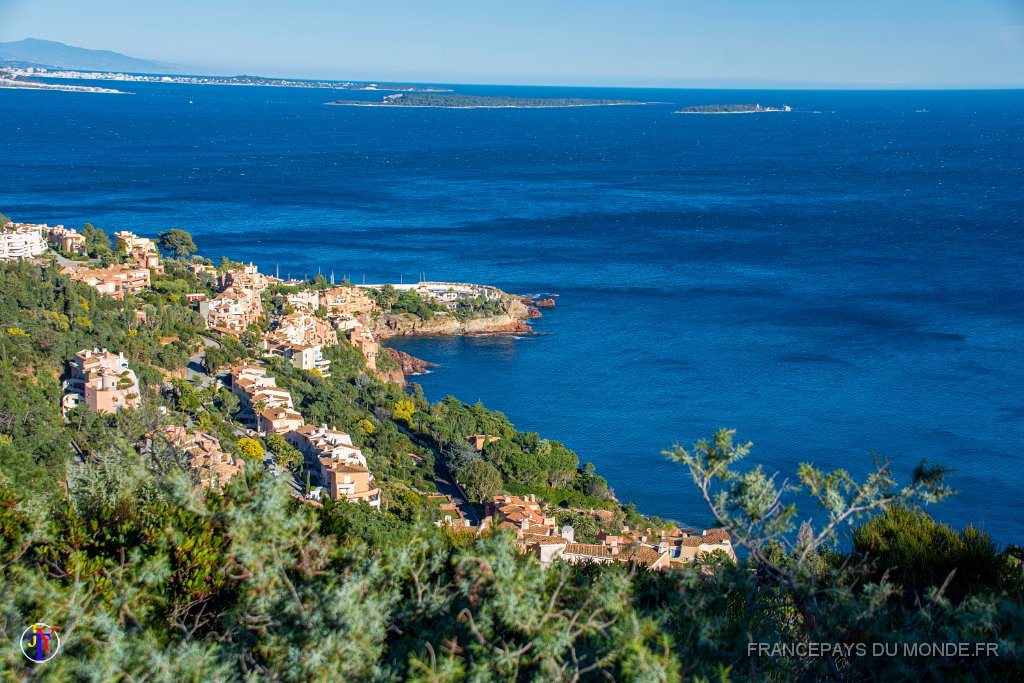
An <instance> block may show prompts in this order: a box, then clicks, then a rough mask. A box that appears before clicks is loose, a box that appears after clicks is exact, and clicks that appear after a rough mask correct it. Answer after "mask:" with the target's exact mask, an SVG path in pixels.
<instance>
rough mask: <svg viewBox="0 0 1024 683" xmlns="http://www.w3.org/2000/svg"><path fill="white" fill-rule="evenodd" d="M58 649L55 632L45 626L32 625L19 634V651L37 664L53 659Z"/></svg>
mask: <svg viewBox="0 0 1024 683" xmlns="http://www.w3.org/2000/svg"><path fill="white" fill-rule="evenodd" d="M59 649H60V638H59V637H58V636H57V631H56V630H54V629H53V628H51V627H49V626H47V625H46V624H43V623H39V624H32V625H31V626H29V627H28V628H27V629H25V632H24V633H22V634H21V651H22V652H24V653H25V656H26V657H28V658H29V659H31V660H32V661H33V662H36V663H37V664H41V663H43V662H48V661H50V660H51V659H53V657H54V655H56V654H57V650H59Z"/></svg>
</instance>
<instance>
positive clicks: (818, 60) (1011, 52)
mask: <svg viewBox="0 0 1024 683" xmlns="http://www.w3.org/2000/svg"><path fill="white" fill-rule="evenodd" d="M27 37H33V38H43V39H48V40H57V41H60V42H64V43H68V44H70V45H76V46H79V47H86V48H94V49H106V50H114V51H117V52H122V53H125V54H127V55H130V56H132V57H139V58H144V59H152V60H157V61H161V62H169V63H174V64H181V65H187V66H190V67H196V68H197V71H201V72H207V73H209V72H219V73H256V74H261V75H268V76H294V77H310V78H351V79H356V80H386V79H390V80H409V81H435V82H473V83H521V84H565V85H623V86H668V87H672V86H679V87H686V86H696V87H716V86H721V87H773V86H774V87H799V86H808V87H828V86H853V87H898V86H911V87H984V86H1018V87H1019V86H1024V0H968V1H965V0H861V1H860V2H838V1H835V0H774V1H772V2H765V1H761V2H758V1H756V0H745V1H740V0H633V1H632V2H626V1H624V0H623V1H619V2H612V1H607V0H517V1H516V2H495V1H493V0H475V1H472V0H432V1H431V2H423V1H422V0H419V1H417V0H375V1H373V2H366V1H364V2H351V1H349V0H290V1H287V0H286V1H285V2H281V1H280V0H275V1H270V0H174V1H173V2H167V3H150V2H145V0H143V1H142V2H140V1H139V0H134V1H128V0H90V1H89V2H82V1H81V0H0V41H12V40H20V39H21V38H27Z"/></svg>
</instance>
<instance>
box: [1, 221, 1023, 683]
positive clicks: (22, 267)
mask: <svg viewBox="0 0 1024 683" xmlns="http://www.w3.org/2000/svg"><path fill="white" fill-rule="evenodd" d="M94 237H95V239H94V240H93V243H94V244H95V245H97V249H98V251H99V252H102V249H100V248H99V247H100V246H101V245H102V239H101V238H99V237H98V236H94ZM176 241H177V242H178V243H179V244H186V246H187V243H185V242H184V239H183V238H181V236H178V237H177V238H176ZM179 253H182V252H179ZM182 255H184V253H182ZM102 258H111V259H116V258H117V255H116V254H114V253H113V252H110V253H103V254H102ZM0 287H2V289H3V292H4V296H3V297H0V563H2V565H0V566H2V569H0V571H2V574H0V632H2V636H3V638H4V639H6V641H7V642H8V643H14V642H16V641H17V640H18V638H19V636H20V634H21V631H22V630H23V629H24V628H25V627H26V626H27V625H28V624H30V623H33V622H35V621H45V622H47V623H49V624H51V625H55V626H57V627H58V628H59V632H60V635H61V639H62V651H61V653H60V654H59V655H58V656H57V657H56V658H55V659H53V660H52V661H50V662H48V663H47V664H45V665H41V666H36V667H35V668H32V667H33V666H34V665H32V664H31V663H30V662H28V660H26V659H25V658H24V657H23V656H22V654H21V652H20V651H19V650H18V648H17V647H7V648H4V649H3V652H2V653H0V679H2V680H30V679H31V680H35V679H38V680H48V681H65V680H93V681H151V680H152V681H255V680H280V681H308V680H316V681H334V680H345V681H398V680H409V681H424V682H425V681H452V682H454V681H507V680H528V681H563V680H564V681H591V680H593V681H605V680H623V681H680V680H703V681H712V680H715V681H738V680H750V681H764V680H777V681H787V680H807V681H819V680H835V681H842V680H851V681H852V680H857V681H860V680H871V681H874V680H877V681H889V680H906V679H910V678H915V679H921V680H954V681H957V680H959V681H975V680H1009V681H1012V680H1020V678H1021V674H1020V672H1021V670H1022V667H1024V651H1022V650H1021V647H1022V642H1024V572H1022V565H1021V561H1020V554H1019V549H1017V548H1008V549H1007V548H1000V547H998V546H996V544H994V543H993V542H992V540H991V539H990V538H989V537H988V536H987V535H985V534H984V533H983V532H980V531H977V530H974V529H967V530H963V531H960V530H955V529H951V528H949V527H947V526H944V525H941V524H938V523H936V522H935V521H934V520H932V519H931V518H930V517H929V516H928V515H927V513H926V512H925V511H924V506H926V505H930V504H932V503H936V502H939V501H940V500H941V499H942V498H944V497H945V496H947V495H949V494H950V491H949V490H948V489H947V487H946V485H945V483H944V474H945V471H944V470H943V469H942V468H936V467H927V466H924V465H922V466H921V467H920V468H919V469H918V470H917V471H916V472H915V475H914V477H913V480H912V481H911V482H909V483H906V484H905V485H903V486H902V487H901V486H898V485H897V484H896V482H895V481H894V480H893V478H892V475H891V474H890V472H889V470H888V467H887V465H886V463H884V462H879V463H878V464H877V467H876V469H875V470H874V471H873V472H872V473H871V475H870V476H869V477H867V478H866V479H865V480H864V481H863V482H861V481H855V480H853V479H852V478H851V477H850V476H849V475H848V474H846V473H845V472H842V471H837V472H830V473H825V472H821V471H819V470H817V469H815V468H814V467H812V466H810V465H807V466H804V467H802V468H801V469H800V471H799V472H798V473H796V480H797V485H796V486H785V487H782V486H780V485H778V484H777V483H776V480H775V479H774V478H772V477H770V476H769V475H767V474H765V473H764V472H763V471H762V470H761V469H760V468H757V467H754V468H751V467H745V466H743V463H742V460H743V459H744V458H746V457H748V455H749V452H750V446H749V444H739V443H736V442H734V435H733V434H732V432H729V431H724V430H723V431H721V432H719V433H717V434H716V435H715V436H714V438H713V439H711V440H709V441H702V442H699V443H698V444H696V445H695V446H694V447H693V448H691V449H688V450H683V449H679V448H676V449H673V450H672V451H670V452H669V453H668V455H669V456H670V457H671V458H673V459H675V460H677V461H678V462H679V463H680V467H685V468H687V469H688V470H689V472H690V474H691V475H692V478H693V480H694V484H695V486H694V489H693V494H694V495H704V496H705V497H706V499H707V501H708V503H709V507H710V509H711V511H712V514H714V516H715V517H716V519H717V520H718V523H719V524H721V525H722V526H725V527H727V528H728V529H729V530H730V532H731V533H732V535H733V538H734V539H735V541H736V542H737V543H738V544H740V545H741V546H742V552H741V560H740V562H739V564H732V563H729V562H727V561H723V560H721V559H720V558H717V557H714V558H708V559H706V560H703V561H699V562H698V563H696V564H695V565H693V568H692V569H689V570H676V571H671V572H657V573H648V572H645V571H642V570H641V569H639V568H638V567H635V566H631V565H628V564H625V563H622V564H614V565H607V566H599V565H589V566H578V567H577V566H570V565H567V564H563V563H555V564H554V565H552V566H551V567H550V568H547V569H543V568H542V567H541V566H540V565H539V563H538V562H537V561H536V559H535V558H533V557H532V556H530V557H524V556H522V555H520V554H519V553H518V552H517V551H516V550H515V549H514V547H513V543H512V539H511V538H510V537H509V536H508V535H506V534H504V533H496V534H488V535H483V536H474V535H472V534H465V533H459V532H457V531H453V530H449V529H441V528H438V527H436V526H434V525H433V524H432V523H431V522H432V521H433V520H434V519H436V518H437V516H438V515H437V510H436V504H435V503H434V502H433V501H432V500H431V499H429V498H428V496H429V494H430V493H431V492H432V491H433V483H432V471H431V468H432V463H433V457H434V456H433V450H432V448H436V449H437V450H438V452H439V453H440V454H441V456H442V457H443V458H444V459H445V461H446V462H447V464H448V465H449V466H450V467H451V469H452V470H453V471H455V472H456V474H457V475H458V476H459V477H460V478H461V479H463V481H465V483H466V484H467V487H470V488H472V490H473V491H475V492H476V493H477V494H478V495H480V497H485V494H486V493H490V492H494V491H497V490H505V491H510V492H514V493H527V492H532V493H537V494H538V495H539V496H540V497H541V498H542V499H543V500H545V501H546V502H548V503H550V504H551V505H553V506H554V509H555V513H556V516H557V517H558V519H559V522H560V523H572V524H574V526H576V527H577V529H578V532H579V536H580V539H581V540H584V541H588V540H593V537H594V535H595V534H596V532H597V530H598V526H597V524H596V522H595V521H594V518H593V516H591V515H589V514H588V513H587V512H586V511H587V510H589V509H592V508H593V509H601V510H605V511H607V512H608V514H607V515H605V518H607V519H608V520H609V522H608V524H607V525H605V528H608V527H611V528H616V527H620V526H621V525H622V524H623V523H628V524H629V525H630V526H638V525H640V524H645V523H648V521H647V520H644V519H643V518H641V517H640V516H639V515H637V513H636V511H635V509H633V508H632V507H627V508H623V507H621V506H620V505H619V504H618V503H617V502H616V501H614V500H612V499H611V498H610V496H609V494H608V488H607V482H605V481H604V480H603V479H602V478H601V477H599V476H598V475H597V473H596V472H595V471H594V468H593V466H591V465H589V464H587V463H585V464H583V465H582V466H581V465H580V463H579V458H578V457H577V456H576V454H575V453H573V452H572V451H570V450H568V449H566V448H565V447H564V446H563V445H562V444H560V443H558V442H555V441H550V440H547V439H543V438H541V437H540V436H539V435H537V434H532V433H523V432H519V431H518V430H516V429H515V428H514V426H513V425H512V424H511V423H510V422H509V420H508V419H507V418H506V417H505V416H503V415H501V414H500V413H496V412H493V411H489V410H487V409H486V408H485V407H483V406H482V405H479V404H477V405H467V404H464V403H462V402H460V401H458V400H456V399H454V398H451V397H449V398H447V399H445V400H443V401H441V402H439V403H435V404H432V405H431V404H429V403H428V402H427V401H426V400H425V399H424V398H423V395H422V392H421V391H419V390H418V389H417V388H414V389H413V390H412V391H411V392H405V391H403V390H402V389H400V388H399V387H398V386H397V385H394V384H384V383H381V382H380V381H378V380H377V379H376V378H375V377H373V376H372V375H371V374H369V373H367V372H366V370H365V367H364V366H363V363H362V358H361V356H360V355H359V354H358V352H357V351H355V350H354V349H352V348H351V347H350V346H348V345H347V344H344V343H343V344H341V345H340V346H338V347H335V348H331V349H329V350H328V354H329V356H330V358H331V360H332V368H331V376H330V377H329V378H323V377H320V376H317V375H316V374H315V373H310V372H304V371H300V370H296V369H295V368H293V367H292V366H291V365H290V364H287V363H283V362H280V361H274V360H272V361H270V362H269V365H268V367H269V368H270V370H271V372H272V373H273V374H274V375H275V376H276V377H277V378H278V381H279V383H280V384H281V385H282V386H286V387H287V388H288V389H290V390H291V391H292V393H293V396H294V398H295V400H296V404H297V407H298V408H299V410H300V411H301V412H302V413H303V414H304V415H306V417H307V420H308V421H310V422H326V423H328V424H331V425H333V426H336V427H338V428H341V429H344V430H346V431H348V432H349V433H351V434H352V435H353V438H354V439H355V440H356V442H357V443H358V444H359V445H360V447H361V448H362V449H363V450H364V452H365V453H366V455H367V458H368V461H369V464H370V468H371V470H372V471H373V472H374V474H375V475H376V477H377V479H378V482H379V483H380V485H381V487H382V490H383V491H384V495H383V498H384V506H383V508H384V509H382V510H381V511H380V512H376V511H373V510H371V509H370V508H369V507H368V506H366V505H363V504H359V505H355V504H347V503H341V504H332V503H331V502H330V501H328V502H327V503H326V504H325V505H324V506H323V507H322V508H318V507H315V506H311V505H308V504H305V503H303V502H300V501H298V500H296V499H295V498H293V497H292V496H290V493H291V492H292V490H291V488H290V487H289V485H288V484H287V483H286V481H285V479H284V478H281V477H276V476H273V475H272V474H271V473H270V472H269V471H267V470H265V469H263V468H262V467H261V466H260V464H259V462H258V461H256V458H257V457H258V456H259V453H260V452H262V451H263V449H266V450H269V451H272V452H275V453H277V455H278V457H279V462H285V463H288V459H289V456H290V457H291V459H292V463H294V464H296V465H297V458H295V454H293V453H292V454H290V453H288V451H287V449H286V448H284V447H283V446H282V445H281V443H280V442H279V441H278V440H276V439H274V438H272V437H271V438H267V439H264V440H259V439H255V438H253V437H251V436H241V435H240V432H239V430H238V428H237V425H235V424H234V423H233V422H232V416H233V415H234V413H235V412H236V411H237V409H238V403H237V399H235V398H234V396H232V395H231V394H230V393H229V392H226V391H224V390H221V391H219V392H218V391H215V390H214V389H213V388H206V389H202V388H199V387H198V386H195V385H193V384H192V383H190V382H188V381H186V380H184V379H183V378H182V377H181V376H180V372H177V371H178V370H180V368H181V367H182V366H183V365H184V363H185V361H186V360H187V358H188V357H189V355H190V354H192V353H195V352H196V351H197V350H199V349H202V340H201V335H206V334H208V333H207V332H206V331H205V330H203V326H202V323H201V321H200V320H197V319H196V317H195V314H194V313H193V312H192V311H191V310H190V308H189V307H188V306H187V305H186V303H185V301H184V296H183V295H184V293H186V292H188V291H207V290H206V289H205V287H206V284H204V283H203V282H199V281H197V280H195V278H193V276H192V275H191V274H190V273H189V272H188V270H187V269H186V268H185V267H184V264H182V263H181V262H178V261H169V262H168V263H167V274H166V275H165V276H164V277H161V278H157V280H156V282H155V286H154V289H153V291H152V292H148V293H147V294H145V295H144V296H141V297H137V298H129V299H128V300H126V301H124V302H118V301H114V300H111V299H105V298H102V297H98V296H97V295H96V294H95V292H94V291H93V290H91V289H90V288H88V287H85V286H83V285H79V284H75V283H71V282H69V281H68V280H67V278H65V277H63V276H61V275H60V274H59V272H58V271H57V269H56V268H55V267H54V266H52V265H41V266H39V265H31V264H26V263H18V264H8V265H0ZM271 296H272V295H271ZM139 307H142V308H144V309H145V310H146V311H147V320H146V322H141V321H139V320H137V319H136V317H135V315H134V311H135V309H137V308H139ZM253 338H254V332H253V333H252V334H250V335H248V336H245V335H243V339H242V340H241V341H239V340H232V339H230V338H225V337H216V338H215V340H216V341H217V342H218V343H219V344H220V346H218V347H210V348H208V349H207V350H206V359H205V362H206V366H207V368H208V370H210V371H211V372H214V373H216V372H218V371H222V370H223V369H224V368H225V367H227V366H228V365H230V364H231V363H233V362H235V361H237V360H238V359H240V358H244V357H245V356H246V355H249V354H253V353H254V349H253V347H252V346H251V344H252V341H253ZM211 339H214V338H211ZM247 344H249V345H248V346H247ZM94 345H104V346H107V347H109V348H111V349H113V350H124V351H125V352H126V354H127V355H128V357H129V361H130V362H131V364H132V367H133V368H135V369H136V370H137V372H138V373H139V375H140V378H141V380H142V384H143V392H142V393H143V404H142V407H141V408H140V409H139V410H137V411H128V412H124V411H123V412H120V413H118V414H116V415H110V416H104V415H95V414H91V413H87V412H85V411H84V410H82V409H81V408H79V409H76V411H74V412H73V413H72V414H71V416H70V422H69V423H65V422H64V421H63V420H62V418H61V415H60V411H59V399H60V393H61V389H60V378H61V375H62V372H63V369H64V364H65V363H66V361H68V360H69V359H70V358H71V356H72V355H73V354H74V353H75V352H76V351H77V350H78V349H80V348H84V347H90V346H94ZM167 423H178V424H191V425H195V426H197V427H201V428H203V429H205V430H208V431H210V432H212V433H214V434H215V435H217V436H218V437H219V438H220V439H221V441H222V445H223V446H224V447H225V448H226V449H227V450H229V451H231V452H233V453H236V454H238V455H239V456H240V457H243V458H249V460H248V465H247V467H246V470H245V473H244V474H243V475H242V476H239V477H237V478H235V479H234V480H233V481H232V483H231V484H230V485H229V487H228V488H227V490H226V491H225V492H224V494H223V495H218V494H215V493H211V492H207V491H203V490H200V489H198V488H197V487H196V486H195V485H194V484H193V483H192V481H191V480H190V479H189V478H188V477H187V476H186V474H185V472H184V470H183V466H182V465H183V464H182V463H181V462H180V461H179V460H178V459H177V458H176V456H175V455H174V454H173V453H172V452H170V451H168V450H167V449H166V448H164V447H162V446H161V445H160V443H159V442H158V441H156V440H148V439H146V438H145V436H146V435H147V434H150V433H152V431H153V430H154V429H155V428H157V427H158V426H160V425H162V424H167ZM472 434H483V435H489V436H497V437H499V439H498V440H496V441H493V442H490V443H487V444H486V445H485V446H484V447H483V449H482V452H479V453H478V452H477V451H476V450H475V449H473V448H472V447H471V446H470V445H469V443H468V442H467V441H466V438H465V437H466V436H467V435H472ZM72 442H74V446H75V447H77V449H78V450H79V451H80V455H78V456H77V457H76V455H75V449H74V448H73V447H72ZM250 442H253V443H250ZM409 453H415V454H417V455H418V456H419V457H421V458H423V459H424V462H423V463H422V464H416V462H415V461H414V459H412V458H409V457H408V455H407V454H409ZM282 457H283V460H281V458H282ZM652 457H655V456H654V455H653V454H652ZM289 464H291V463H289ZM299 476H300V477H301V474H300V475H299ZM798 490H799V493H800V495H802V496H804V497H807V496H809V497H810V498H811V499H812V500H813V501H815V502H816V503H817V504H818V505H819V507H820V512H819V514H818V515H817V516H816V517H814V519H813V520H812V521H808V522H804V523H802V522H801V521H800V519H801V518H800V517H799V515H798V513H797V510H796V508H795V506H794V505H793V504H792V503H790V502H789V501H791V500H792V497H793V495H795V494H796V493H797V492H798ZM680 495H685V492H680ZM588 520H589V521H588ZM653 522H654V523H656V524H657V523H658V522H657V520H653ZM851 530H852V533H850V532H851ZM947 642H954V643H958V642H967V643H972V644H973V643H994V644H995V645H996V646H997V648H998V656H982V657H969V656H956V655H954V656H935V657H923V656H912V655H907V654H905V653H904V651H903V650H899V654H897V655H895V656H871V654H870V648H871V647H872V645H875V644H882V645H901V644H903V643H947ZM751 643H753V644H755V645H756V644H768V645H778V644H789V645H794V644H803V645H808V644H814V643H828V644H832V643H851V644H858V643H859V644H867V647H868V648H869V654H868V655H867V656H849V653H848V652H847V653H846V654H844V653H843V652H842V651H828V652H826V653H824V654H822V653H821V652H820V651H819V652H818V654H817V655H807V654H806V652H803V653H801V652H787V651H773V650H771V649H768V650H764V651H762V650H757V649H756V648H755V649H754V650H753V651H752V650H751V649H750V644H751Z"/></svg>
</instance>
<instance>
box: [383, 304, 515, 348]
mask: <svg viewBox="0 0 1024 683" xmlns="http://www.w3.org/2000/svg"><path fill="white" fill-rule="evenodd" d="M502 307H503V309H504V311H505V312H504V313H502V314H500V315H492V316H485V317H480V318H472V319H470V320H465V321H462V320H459V319H457V318H456V317H455V316H454V315H452V314H450V313H438V314H436V315H434V317H433V318H431V319H430V320H424V319H423V318H417V317H414V316H409V315H403V314H385V315H378V316H376V317H374V318H371V319H370V320H368V321H367V323H368V327H369V328H370V330H371V331H372V332H373V334H374V335H375V336H376V337H377V338H379V339H384V338H387V337H401V336H420V337H423V336H432V335H449V334H465V335H485V334H533V330H532V329H531V328H530V326H529V325H527V324H526V323H525V322H524V321H525V320H526V319H527V318H528V317H530V309H529V308H528V307H527V306H526V305H525V304H523V303H522V302H520V301H519V300H517V299H511V298H510V299H506V300H505V301H504V302H503V303H502Z"/></svg>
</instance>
